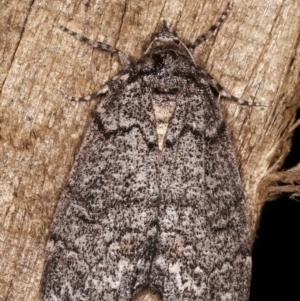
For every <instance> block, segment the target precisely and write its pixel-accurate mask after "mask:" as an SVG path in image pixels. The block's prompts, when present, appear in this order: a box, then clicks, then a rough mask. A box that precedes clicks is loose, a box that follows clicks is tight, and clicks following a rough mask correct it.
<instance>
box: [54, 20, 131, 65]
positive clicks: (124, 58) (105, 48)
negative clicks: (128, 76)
mask: <svg viewBox="0 0 300 301" xmlns="http://www.w3.org/2000/svg"><path fill="white" fill-rule="evenodd" d="M57 27H58V28H59V29H61V30H62V31H64V32H66V33H68V34H69V35H71V36H73V37H75V38H76V39H77V40H79V41H82V42H84V43H87V44H89V45H91V46H92V47H93V48H97V49H100V50H103V51H107V52H112V53H117V54H118V56H119V58H120V60H121V61H122V62H123V63H124V64H125V65H126V66H128V65H130V60H129V59H128V57H127V56H126V54H125V53H124V52H123V51H121V50H119V49H117V48H114V47H112V46H110V45H108V44H105V43H101V42H98V41H93V40H90V39H88V38H86V37H84V36H82V35H80V34H78V33H77V32H75V31H72V30H70V29H68V28H67V27H64V26H63V25H60V24H58V25H57Z"/></svg>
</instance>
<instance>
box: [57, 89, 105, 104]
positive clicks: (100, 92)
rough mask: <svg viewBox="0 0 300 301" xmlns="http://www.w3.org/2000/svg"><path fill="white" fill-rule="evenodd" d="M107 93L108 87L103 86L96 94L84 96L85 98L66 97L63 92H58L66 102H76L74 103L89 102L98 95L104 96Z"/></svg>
mask: <svg viewBox="0 0 300 301" xmlns="http://www.w3.org/2000/svg"><path fill="white" fill-rule="evenodd" d="M108 91H109V86H107V85H106V86H104V87H103V88H102V89H101V90H98V91H96V92H93V93H92V94H89V95H86V96H77V97H76V96H75V97H73V96H68V95H67V94H66V93H64V92H63V91H60V92H61V93H62V94H63V96H64V97H65V98H66V99H67V100H70V101H76V102H79V101H89V100H91V99H93V98H96V97H98V96H100V95H104V94H106V93H107V92H108Z"/></svg>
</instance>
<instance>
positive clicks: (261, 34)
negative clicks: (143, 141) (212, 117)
mask: <svg viewBox="0 0 300 301" xmlns="http://www.w3.org/2000/svg"><path fill="white" fill-rule="evenodd" d="M1 5H2V7H1V11H0V14H1V19H0V20H1V23H0V41H1V43H0V54H1V66H0V84H1V95H0V99H1V111H0V114H1V119H0V120H1V140H0V142H1V145H0V158H1V159H0V160H1V161H0V167H1V175H0V179H1V180H0V208H1V232H0V242H1V243H0V258H1V261H0V262H1V280H0V300H1V301H2V300H3V301H4V300H5V301H12V300H14V301H19V300H20V301H21V300H22V301H23V300H27V301H31V300H38V289H39V279H40V275H41V271H42V264H43V252H44V247H45V242H46V237H47V232H48V229H49V226H50V223H51V218H52V215H53V212H54V209H55V206H56V204H57V202H58V200H59V195H60V192H61V190H62V187H63V184H64V182H65V180H66V177H67V176H68V173H69V171H70V168H71V166H72V162H73V161H74V157H75V155H76V153H77V151H78V147H79V146H80V142H81V140H82V137H83V135H84V132H85V130H86V128H87V126H88V124H89V120H90V117H89V113H90V112H91V111H92V110H93V108H94V107H95V105H96V101H93V102H91V104H84V103H79V104H78V103H68V102H66V101H65V100H64V99H63V97H62V95H61V93H60V90H63V91H65V92H66V93H68V94H69V95H82V94H88V93H90V92H93V91H95V90H96V89H97V88H99V87H101V86H102V85H103V84H104V83H105V82H106V81H107V80H109V79H110V78H111V77H112V76H113V75H114V74H115V73H116V72H117V71H118V70H119V69H120V68H121V65H120V63H119V61H118V58H117V56H115V55H111V54H108V53H104V52H98V51H96V50H93V49H91V48H90V47H88V46H87V45H84V44H82V43H80V42H78V41H76V40H75V39H74V38H72V37H70V36H68V35H66V34H65V33H63V32H61V31H60V30H59V29H57V28H56V27H55V26H54V25H55V24H57V23H61V24H63V25H65V26H67V27H69V28H70V29H72V30H74V31H77V32H79V33H82V34H84V35H86V36H88V37H90V38H92V39H97V40H100V41H103V42H105V43H108V44H111V45H114V46H116V47H117V48H119V49H121V50H123V51H124V52H126V53H127V54H129V55H130V56H131V57H132V58H138V57H139V56H140V55H141V54H142V52H143V51H144V50H145V49H146V47H147V46H148V44H149V42H150V40H151V34H152V33H154V32H155V31H156V30H157V28H158V26H159V25H160V24H161V23H162V20H163V19H165V20H166V21H167V24H168V26H169V27H170V28H171V29H176V31H177V33H178V35H179V36H180V37H181V38H182V39H183V41H184V42H186V41H193V40H195V39H196V37H197V36H199V35H200V34H201V33H203V32H204V31H206V30H207V29H208V28H209V27H210V26H211V25H212V24H213V22H214V21H215V20H216V18H217V17H218V16H219V15H220V13H221V12H222V10H223V8H224V7H225V5H226V1H223V2H218V3H217V2H216V1H212V0H210V1H205V2H203V1H194V0H190V1H179V0H175V1H174V0H172V1H171V0H166V1H165V2H161V1H158V0H154V1H137V0H131V1H128V0H114V1H89V0H85V1H80V0H75V1H58V0H57V1H48V2H47V1H44V0H40V1H35V2H34V1H32V0H30V1H15V0H13V1H11V0H10V1H8V0H6V1H2V4H1ZM299 23H300V2H299V1H292V0H289V1H273V2H272V5H270V2H269V1H266V0H262V1H258V0H255V1H252V2H251V3H247V2H245V1H239V0H236V1H235V3H234V7H233V11H232V13H231V14H230V16H229V18H228V20H227V21H226V22H225V23H224V24H223V25H222V27H221V29H220V31H219V32H218V33H217V35H216V36H214V37H212V38H211V39H210V40H209V41H208V42H207V43H205V44H204V45H201V46H199V48H198V49H197V50H196V52H195V60H196V62H197V63H198V64H199V65H201V66H205V67H206V69H207V70H208V71H209V72H210V73H211V74H212V75H213V76H214V77H215V78H216V79H217V80H218V81H220V82H221V83H222V85H223V86H224V87H226V88H227V90H228V91H229V92H231V93H232V94H234V95H236V96H238V97H243V98H245V99H247V98H255V100H256V101H259V102H261V103H264V104H266V105H268V106H267V107H266V108H264V109H261V108H256V107H241V106H237V105H236V104H233V103H230V102H227V101H223V102H222V109H223V112H224V115H225V118H226V121H227V125H228V128H229V130H230V133H231V136H232V140H233V144H234V147H235V152H236V156H237V159H238V162H239V164H240V171H241V174H242V179H243V183H244V187H245V192H246V196H247V199H248V203H249V217H250V223H251V226H252V229H254V225H255V221H256V220H257V218H258V215H259V209H260V205H259V204H260V203H261V201H262V194H259V192H261V191H263V190H264V189H262V188H260V190H258V185H259V183H260V182H261V180H262V179H264V178H266V177H267V176H268V177H269V176H270V173H271V172H275V171H276V170H278V168H280V166H281V164H282V161H283V159H284V156H285V154H286V153H287V152H288V149H289V140H290V134H288V133H289V129H290V128H291V127H292V125H293V122H294V116H295V111H296V109H297V106H298V100H297V98H295V97H294V95H293V94H294V93H293V91H294V90H295V88H296V86H297V83H298V81H299V79H298V74H299V71H300V59H299V56H297V55H298V52H299V46H298V42H299V40H298V35H299ZM293 97H294V98H293ZM295 99H296V101H295ZM264 183H265V182H264ZM264 185H267V184H264Z"/></svg>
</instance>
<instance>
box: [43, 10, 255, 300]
mask: <svg viewBox="0 0 300 301" xmlns="http://www.w3.org/2000/svg"><path fill="white" fill-rule="evenodd" d="M230 8H231V6H230V4H228V6H227V8H226V9H225V10H224V12H223V13H222V15H221V17H220V18H219V19H218V20H217V22H216V23H215V24H214V25H213V26H212V27H211V29H210V30H209V31H208V32H207V33H205V34H203V35H202V36H200V37H199V38H198V39H196V41H195V42H194V43H193V44H191V45H185V44H183V43H182V42H181V41H180V40H179V38H178V37H177V36H176V34H174V33H171V32H170V31H169V29H168V28H167V26H166V24H165V23H164V24H163V26H162V27H161V30H160V32H159V33H158V34H156V36H155V38H154V39H153V41H152V43H151V44H150V46H149V48H148V49H147V51H146V52H145V53H144V55H143V56H142V57H141V58H139V59H138V60H137V61H134V62H131V61H129V59H128V58H127V56H126V55H125V54H124V53H123V52H121V51H120V50H118V49H116V48H113V47H111V46H109V45H106V44H103V43H101V42H94V41H91V40H89V39H87V38H85V37H83V36H80V35H78V34H77V33H75V32H73V31H71V30H69V29H67V28H65V27H63V26H61V25H59V27H60V29H62V30H63V31H65V32H67V33H69V34H71V35H73V36H74V37H76V38H77V39H79V40H81V41H84V42H87V43H88V44H90V45H92V46H93V47H95V48H99V49H101V50H105V51H108V52H116V53H117V54H118V55H119V57H120V58H121V60H122V61H123V63H124V64H125V65H126V66H125V68H124V69H123V70H122V71H121V72H119V74H118V75H117V76H115V77H114V78H113V79H112V80H111V81H110V82H109V83H108V84H106V85H105V86H104V88H102V89H101V90H99V91H97V92H95V93H93V94H91V95H90V96H86V97H74V98H70V100H73V101H84V100H89V99H91V98H95V97H97V96H100V95H103V97H102V100H101V103H100V104H99V105H98V107H97V109H96V111H95V112H94V114H93V118H92V122H91V125H90V127H89V129H88V131H87V134H86V136H85V139H84V141H83V144H82V146H81V149H80V152H79V154H78V156H77V159H76V161H75V163H74V166H73V168H72V171H71V174H70V176H69V178H68V180H67V183H66V185H65V188H64V191H63V193H62V197H61V200H60V202H59V204H58V207H57V210H56V213H55V216H54V220H53V223H52V226H51V229H50V233H49V240H48V244H47V249H46V259H45V265H44V271H43V276H42V282H41V300H43V301H71V300H72V301H96V300H97V301H100V300H101V301H112V300H114V301H115V300H118V301H130V300H138V299H139V298H141V297H143V296H144V297H145V296H146V295H153V296H156V297H157V298H158V299H161V300H164V301H183V300H185V301H187V300H190V301H194V300H203V301H204V300H205V301H212V300H220V301H221V300H222V301H226V300H228V301H229V300H230V301H233V300H236V301H246V300H247V299H248V291H249V281H250V270H251V257H250V256H251V255H250V240H249V229H248V225H247V218H246V209H245V199H244V195H243V191H242V187H241V181H240V177H239V173H238V170H237V165H236V162H235V159H234V155H233V151H232V147H231V144H230V140H229V137H228V134H227V130H226V127H225V123H224V121H223V119H222V116H221V114H220V110H219V105H218V100H219V98H220V97H221V96H224V97H227V98H229V99H231V100H233V101H235V102H237V103H239V104H249V105H255V103H253V102H247V101H244V100H240V99H238V98H236V97H234V96H232V95H230V94H228V93H226V92H225V91H224V90H223V88H222V87H221V86H220V84H218V83H217V82H216V81H215V80H214V79H213V78H212V77H211V76H210V75H209V74H208V73H207V72H206V71H205V70H203V69H202V68H200V67H198V66H197V65H196V64H195V62H194V59H193V57H192V55H191V52H192V51H193V49H194V48H196V47H197V46H198V45H199V44H200V43H202V42H204V41H205V40H206V39H207V38H208V37H209V36H210V35H211V34H212V32H213V31H215V30H216V29H217V28H219V26H220V24H221V23H222V21H223V20H224V19H225V18H226V16H227V14H228V12H229V10H230ZM145 298H146V297H145ZM143 300H146V299H143ZM147 300H148V299H147Z"/></svg>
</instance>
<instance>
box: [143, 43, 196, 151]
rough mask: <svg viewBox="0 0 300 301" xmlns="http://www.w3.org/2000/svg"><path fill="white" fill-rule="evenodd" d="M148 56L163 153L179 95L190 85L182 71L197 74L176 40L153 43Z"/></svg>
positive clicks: (157, 126) (159, 143)
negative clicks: (187, 84)
mask: <svg viewBox="0 0 300 301" xmlns="http://www.w3.org/2000/svg"><path fill="white" fill-rule="evenodd" d="M159 42H160V41H159ZM147 57H148V60H150V61H151V66H152V73H151V75H150V76H149V77H148V80H149V82H151V85H152V105H153V110H154V114H155V120H156V131H157V139H158V147H159V150H162V149H163V145H164V140H165V137H166V135H167V132H168V126H169V123H170V120H171V117H172V115H173V113H174V111H175V108H176V99H177V96H178V94H179V93H180V91H182V90H183V89H184V87H185V86H186V83H187V79H186V78H184V77H182V76H181V74H182V71H183V70H186V71H187V72H191V73H193V69H194V65H193V61H192V59H191V58H190V56H189V53H188V52H187V51H186V50H185V49H184V48H183V47H182V46H181V45H180V44H177V43H176V42H174V41H172V40H171V41H169V42H160V43H159V45H156V44H153V45H152V47H151V48H150V49H149V51H148V53H147Z"/></svg>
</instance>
